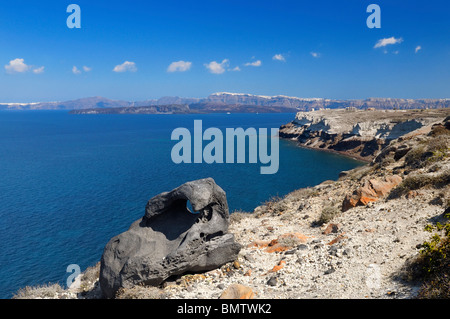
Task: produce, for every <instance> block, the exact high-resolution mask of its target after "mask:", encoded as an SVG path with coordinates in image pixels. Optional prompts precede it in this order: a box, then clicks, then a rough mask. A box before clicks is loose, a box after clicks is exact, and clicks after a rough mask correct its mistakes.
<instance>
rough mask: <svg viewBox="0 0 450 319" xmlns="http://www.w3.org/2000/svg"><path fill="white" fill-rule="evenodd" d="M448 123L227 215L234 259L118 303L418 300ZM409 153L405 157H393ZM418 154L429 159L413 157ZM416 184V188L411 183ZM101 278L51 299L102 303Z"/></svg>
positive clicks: (87, 276) (443, 175)
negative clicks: (418, 269) (418, 268)
mask: <svg viewBox="0 0 450 319" xmlns="http://www.w3.org/2000/svg"><path fill="white" fill-rule="evenodd" d="M448 124H449V121H448V120H447V121H446V122H445V123H443V124H440V125H438V126H435V125H434V126H432V127H430V128H429V130H418V131H417V134H416V132H415V134H411V137H410V138H408V139H403V138H399V139H396V140H393V141H392V142H391V143H390V144H389V145H388V146H387V147H385V148H383V149H382V151H380V152H378V153H377V155H376V157H375V159H374V160H372V161H371V162H366V164H365V165H363V166H360V167H357V168H355V169H352V170H350V171H346V174H344V175H342V176H340V177H339V179H338V180H335V181H324V182H322V183H320V184H318V185H316V186H313V187H308V188H301V189H297V190H293V191H292V192H291V193H289V194H288V195H286V196H285V197H283V198H281V199H276V200H271V201H268V202H266V203H265V204H263V205H261V206H258V207H256V208H255V209H254V211H253V212H252V213H250V214H248V213H239V212H237V213H233V214H231V216H230V222H231V223H230V226H229V231H230V232H231V233H233V234H234V235H235V236H236V240H237V241H238V242H239V243H241V244H242V247H243V248H242V250H241V252H240V253H239V256H238V258H237V259H236V261H235V262H233V263H228V264H226V265H223V266H222V267H220V268H218V269H215V270H212V271H208V272H205V273H200V274H185V275H182V276H180V277H178V278H174V279H173V281H167V282H165V283H164V284H163V285H162V286H159V287H145V286H135V287H132V288H126V289H123V290H121V291H120V293H119V294H118V295H117V296H116V298H119V299H130V298H139V299H140V298H142V299H203V298H207V299H217V298H221V296H222V295H223V294H224V293H225V291H227V289H228V288H230V287H235V285H241V286H244V287H245V289H246V290H245V291H247V292H248V289H250V291H251V292H252V293H251V294H246V295H245V296H247V297H249V296H251V298H252V299H253V298H256V299H259V298H263V299H297V298H314V299H317V298H318V299H322V298H327V299H328V298H333V299H334V298H337V299H341V298H350V299H355V298H356V299H359V298H371V299H396V298H401V299H404V298H406V299H410V298H418V297H420V296H421V295H423V294H424V292H423V287H422V286H421V282H417V281H411V280H410V279H408V278H410V276H411V274H410V270H409V267H410V265H413V264H414V263H415V262H417V259H418V257H419V256H420V255H421V247H423V243H424V242H426V241H427V240H428V239H429V238H430V236H431V235H430V233H429V232H427V231H424V229H425V228H426V227H428V225H429V223H430V220H435V221H439V222H441V223H446V222H447V220H446V219H445V216H444V212H447V211H448V210H449V209H448V206H449V203H450V198H449V194H450V186H449V178H450V177H449V173H448V172H449V171H450V161H449V158H450V156H449V152H450V149H449V148H448V139H449V137H450V134H448V133H447V131H448V130H449V125H448ZM424 141H427V143H425V144H424ZM436 143H441V144H442V143H446V144H444V145H447V146H446V147H447V148H444V149H443V151H442V152H443V153H442V154H441V153H436V152H434V153H433V152H430V151H429V149H430V147H435V146H434V145H436ZM441 144H438V145H441ZM423 145H427V146H426V148H425V149H424V146H423ZM299 146H301V147H304V146H303V145H299ZM439 147H441V146H439ZM309 148H311V149H316V150H322V151H323V150H324V149H320V148H319V149H317V148H312V147H309ZM405 149H407V150H408V152H410V153H409V154H410V156H406V155H405V154H408V152H407V153H403V152H399V151H401V150H405ZM325 151H331V150H325ZM418 151H420V152H421V154H432V155H427V156H432V157H431V160H430V158H422V157H419V158H417V159H416V157H415V154H416V152H418ZM439 152H441V151H439ZM400 153H402V154H403V155H402V156H399V155H398V154H400ZM339 154H340V155H344V154H341V153H339ZM413 156H414V157H413ZM434 156H437V157H435V160H434V159H433V158H434ZM411 158H413V159H414V160H415V161H421V162H420V163H421V165H423V166H418V167H417V164H416V162H411ZM394 177H395V178H394ZM416 179H417V180H419V181H421V182H420V183H419V184H417V185H416V184H411V181H413V180H414V181H415V180H416ZM441 233H442V231H441ZM98 272H99V265H97V266H94V267H91V268H90V269H88V270H86V271H85V272H84V273H82V275H81V276H80V281H81V282H82V284H81V287H78V288H74V289H67V290H64V289H57V290H58V291H57V292H55V294H54V295H53V296H52V297H49V298H73V299H92V298H94V299H95V298H102V297H101V291H100V287H99V284H98ZM371 276H375V277H371ZM367 278H374V280H375V283H374V284H373V283H372V282H368V281H367V280H368V279H367ZM31 290H32V289H31ZM35 293H36V294H38V292H35ZM22 297H23V298H35V297H36V296H35V295H34V296H33V297H30V296H29V295H28V296H26V294H25V293H24V292H19V293H18V295H17V297H16V298H22ZM242 297H244V296H240V297H236V298H242Z"/></svg>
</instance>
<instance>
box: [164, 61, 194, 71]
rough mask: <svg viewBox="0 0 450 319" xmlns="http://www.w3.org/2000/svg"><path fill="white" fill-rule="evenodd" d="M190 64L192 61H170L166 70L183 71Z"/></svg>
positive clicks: (186, 69) (187, 68)
mask: <svg viewBox="0 0 450 319" xmlns="http://www.w3.org/2000/svg"><path fill="white" fill-rule="evenodd" d="M191 66H192V62H186V61H177V62H172V63H170V65H169V67H168V68H167V72H185V71H188V70H189V69H190V68H191Z"/></svg>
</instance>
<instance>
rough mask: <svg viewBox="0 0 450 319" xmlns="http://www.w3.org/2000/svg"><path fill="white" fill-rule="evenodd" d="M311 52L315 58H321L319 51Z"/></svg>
mask: <svg viewBox="0 0 450 319" xmlns="http://www.w3.org/2000/svg"><path fill="white" fill-rule="evenodd" d="M310 54H311V55H312V57H313V58H319V57H320V53H318V52H310Z"/></svg>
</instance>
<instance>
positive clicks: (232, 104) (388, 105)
mask: <svg viewBox="0 0 450 319" xmlns="http://www.w3.org/2000/svg"><path fill="white" fill-rule="evenodd" d="M139 107H146V108H143V109H139ZM346 107H355V108H357V109H367V108H375V109H394V108H396V109H423V108H446V107H450V99H394V98H368V99H358V100H334V99H325V98H299V97H290V96H284V95H277V96H264V95H253V94H244V93H227V92H220V93H213V94H211V95H209V96H208V97H206V98H183V97H171V96H167V97H162V98H159V99H151V100H145V101H135V102H130V101H121V100H111V99H107V98H104V97H98V96H97V97H89V98H82V99H77V100H72V101H64V102H37V103H0V110H86V112H83V113H100V112H101V113H206V112H208V113H209V112H249V113H254V112H261V113H262V112H296V111H310V110H312V109H322V108H331V109H334V108H346ZM116 108H120V109H121V110H120V111H119V109H117V110H113V109H116ZM101 109H104V111H100V110H101ZM94 110H95V111H94ZM77 113H81V112H77Z"/></svg>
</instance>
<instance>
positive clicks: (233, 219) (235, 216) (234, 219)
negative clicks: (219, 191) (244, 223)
mask: <svg viewBox="0 0 450 319" xmlns="http://www.w3.org/2000/svg"><path fill="white" fill-rule="evenodd" d="M250 216H251V214H250V213H248V212H245V211H243V210H235V211H234V212H233V213H231V214H230V223H231V224H234V223H238V222H240V221H241V220H242V219H244V218H247V217H250Z"/></svg>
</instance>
